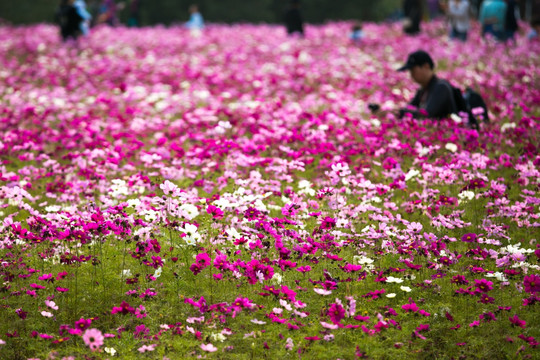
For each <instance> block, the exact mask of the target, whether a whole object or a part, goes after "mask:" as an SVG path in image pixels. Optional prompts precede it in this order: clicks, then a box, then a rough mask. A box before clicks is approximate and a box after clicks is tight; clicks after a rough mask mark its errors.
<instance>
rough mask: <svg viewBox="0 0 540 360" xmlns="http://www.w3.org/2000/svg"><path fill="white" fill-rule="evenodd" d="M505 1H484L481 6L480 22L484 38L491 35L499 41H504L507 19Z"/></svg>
mask: <svg viewBox="0 0 540 360" xmlns="http://www.w3.org/2000/svg"><path fill="white" fill-rule="evenodd" d="M506 8H507V6H506V2H504V0H484V1H483V2H482V4H481V5H480V13H479V15H478V21H479V22H480V24H481V25H482V37H485V36H486V34H491V35H492V36H494V37H495V38H496V39H497V40H499V41H501V40H504V37H505V36H504V23H505V17H506Z"/></svg>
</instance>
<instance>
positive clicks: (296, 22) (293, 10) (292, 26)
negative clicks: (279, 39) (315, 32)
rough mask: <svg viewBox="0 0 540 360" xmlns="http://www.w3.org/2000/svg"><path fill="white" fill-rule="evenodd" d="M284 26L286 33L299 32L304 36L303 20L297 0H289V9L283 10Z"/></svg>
mask: <svg viewBox="0 0 540 360" xmlns="http://www.w3.org/2000/svg"><path fill="white" fill-rule="evenodd" d="M285 26H286V27H287V34H288V35H293V34H299V35H300V36H304V20H303V18H302V14H301V13H300V1H299V0H291V2H290V4H289V9H288V10H287V11H286V12H285Z"/></svg>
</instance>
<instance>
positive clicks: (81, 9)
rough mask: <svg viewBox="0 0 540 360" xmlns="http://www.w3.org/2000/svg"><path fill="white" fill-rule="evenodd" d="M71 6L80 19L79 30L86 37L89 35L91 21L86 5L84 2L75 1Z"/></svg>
mask: <svg viewBox="0 0 540 360" xmlns="http://www.w3.org/2000/svg"><path fill="white" fill-rule="evenodd" d="M73 6H75V9H76V10H77V14H79V16H80V17H81V18H82V21H81V24H80V29H81V33H82V34H83V35H84V36H88V34H89V33H90V22H91V21H92V15H91V14H90V13H89V12H88V10H86V3H85V2H84V0H75V1H74V2H73Z"/></svg>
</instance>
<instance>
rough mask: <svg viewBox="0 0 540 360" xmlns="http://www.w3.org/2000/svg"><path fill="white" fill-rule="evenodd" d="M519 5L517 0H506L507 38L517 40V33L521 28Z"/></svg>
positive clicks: (505, 25) (505, 28)
mask: <svg viewBox="0 0 540 360" xmlns="http://www.w3.org/2000/svg"><path fill="white" fill-rule="evenodd" d="M519 17H520V16H519V6H518V4H517V2H516V1H515V0H506V15H505V21H504V31H505V40H512V41H513V42H514V43H515V42H516V39H515V35H516V32H517V31H518V29H519V25H518V20H519Z"/></svg>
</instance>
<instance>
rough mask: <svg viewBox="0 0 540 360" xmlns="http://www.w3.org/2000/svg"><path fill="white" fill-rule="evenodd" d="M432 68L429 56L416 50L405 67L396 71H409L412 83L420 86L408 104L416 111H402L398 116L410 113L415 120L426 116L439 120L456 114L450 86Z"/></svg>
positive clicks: (456, 109) (432, 64) (433, 65)
mask: <svg viewBox="0 0 540 360" xmlns="http://www.w3.org/2000/svg"><path fill="white" fill-rule="evenodd" d="M434 68H435V64H434V63H433V59H431V56H429V54H428V53H427V52H425V51H423V50H418V51H415V52H413V53H410V54H409V56H408V58H407V62H406V63H405V65H403V66H402V67H401V68H399V69H398V71H405V70H409V73H410V74H411V78H412V79H413V81H414V82H416V83H417V84H419V85H420V89H418V91H417V92H416V95H415V96H414V98H413V99H412V101H411V102H410V105H412V106H414V107H415V108H416V110H408V109H402V110H401V111H400V115H404V114H405V113H412V114H413V117H415V118H418V117H422V116H427V117H430V118H439V119H440V118H444V117H447V116H448V115H450V114H452V113H457V112H458V108H457V105H456V100H455V99H454V93H453V88H452V85H450V83H449V82H448V81H446V80H443V79H439V78H438V77H437V75H435V71H434Z"/></svg>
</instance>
